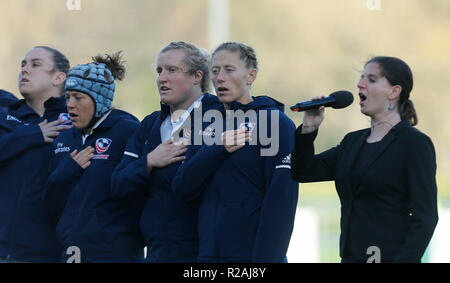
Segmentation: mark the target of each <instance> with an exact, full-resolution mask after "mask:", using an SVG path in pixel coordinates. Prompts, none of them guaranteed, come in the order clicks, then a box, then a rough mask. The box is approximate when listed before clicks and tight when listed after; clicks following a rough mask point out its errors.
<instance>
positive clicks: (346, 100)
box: [291, 90, 353, 112]
mask: <svg viewBox="0 0 450 283" xmlns="http://www.w3.org/2000/svg"><path fill="white" fill-rule="evenodd" d="M352 102H353V94H352V93H351V92H349V91H346V90H339V91H335V92H333V93H332V94H330V95H329V96H327V97H325V98H323V99H320V100H316V101H313V100H308V101H304V102H300V103H297V104H295V105H294V106H291V110H292V111H295V112H300V111H305V110H309V109H314V108H319V107H320V106H325V107H333V108H335V109H339V108H345V107H347V106H349V105H350V104H352Z"/></svg>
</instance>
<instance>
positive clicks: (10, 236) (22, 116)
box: [0, 46, 70, 262]
mask: <svg viewBox="0 0 450 283" xmlns="http://www.w3.org/2000/svg"><path fill="white" fill-rule="evenodd" d="M69 69H70V65H69V61H68V60H67V58H66V57H65V56H64V55H63V54H62V53H61V52H59V51H58V50H56V49H53V48H50V47H47V46H37V47H34V48H32V49H30V50H29V51H28V52H27V54H26V55H25V57H24V59H23V60H22V62H21V70H20V73H19V91H20V93H21V94H22V96H23V97H24V99H21V100H19V101H17V102H15V103H14V104H12V105H11V106H10V107H9V108H8V111H7V112H6V113H0V148H1V150H0V261H25V262H56V261H57V260H58V257H59V251H60V247H59V244H58V241H57V240H56V237H55V230H54V226H53V225H52V224H51V222H50V221H49V218H48V216H47V214H46V211H45V208H44V206H43V204H42V202H41V198H40V197H41V195H42V192H43V190H44V186H45V182H46V180H47V176H48V175H47V173H48V171H47V170H48V166H49V161H50V157H51V144H52V142H53V139H54V138H55V137H56V136H57V135H58V134H59V132H60V131H62V130H64V129H67V128H69V127H70V126H68V125H64V124H66V123H67V120H68V119H64V118H67V113H65V112H66V111H67V110H66V101H65V98H64V97H62V96H61V94H62V90H63V87H64V81H65V79H66V73H67V72H68V71H69ZM1 95H3V94H1Z"/></svg>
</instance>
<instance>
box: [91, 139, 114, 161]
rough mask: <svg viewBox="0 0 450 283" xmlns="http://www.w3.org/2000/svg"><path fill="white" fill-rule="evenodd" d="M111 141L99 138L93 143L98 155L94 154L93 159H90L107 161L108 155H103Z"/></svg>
mask: <svg viewBox="0 0 450 283" xmlns="http://www.w3.org/2000/svg"><path fill="white" fill-rule="evenodd" d="M111 143H112V140H111V139H107V138H100V139H97V140H96V141H95V150H96V151H97V153H98V154H94V157H92V159H108V158H109V154H103V153H105V152H106V151H107V150H108V149H109V147H110V146H111Z"/></svg>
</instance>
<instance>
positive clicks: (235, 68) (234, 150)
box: [172, 42, 298, 262]
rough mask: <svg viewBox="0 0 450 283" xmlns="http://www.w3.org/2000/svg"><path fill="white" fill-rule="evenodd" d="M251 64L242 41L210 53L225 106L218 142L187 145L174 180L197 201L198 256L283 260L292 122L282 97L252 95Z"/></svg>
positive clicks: (292, 207) (290, 221)
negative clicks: (234, 117) (267, 139)
mask: <svg viewBox="0 0 450 283" xmlns="http://www.w3.org/2000/svg"><path fill="white" fill-rule="evenodd" d="M257 68H258V66H257V59H256V55H255V53H254V50H253V48H251V47H249V46H247V45H244V44H242V43H234V42H229V43H224V44H222V45H220V46H219V47H218V48H217V49H216V50H215V51H214V53H213V58H212V67H211V71H212V81H213V84H214V87H215V89H216V93H217V95H218V97H219V99H220V101H221V102H222V103H223V104H224V106H225V108H226V109H227V110H228V111H227V115H226V116H225V117H224V118H226V119H223V120H224V127H222V129H227V131H225V132H223V135H222V138H223V140H222V142H223V144H215V145H204V146H201V147H198V146H197V147H190V150H189V152H188V153H187V154H186V160H185V162H184V163H183V165H182V166H180V168H179V169H178V172H177V175H176V177H175V179H174V180H173V184H172V188H173V190H174V191H175V192H176V193H177V195H179V196H180V197H182V198H183V199H185V200H187V201H200V209H199V228H198V229H199V237H200V242H199V244H200V248H199V261H201V262H285V261H286V252H287V249H288V246H289V241H290V237H291V233H292V229H293V225H294V217H295V211H296V205H297V198H298V185H297V184H296V183H295V182H293V180H291V178H290V152H291V151H292V149H293V145H294V136H293V134H294V130H295V126H294V124H293V122H292V121H291V120H290V119H289V118H288V117H287V116H286V115H285V114H284V113H283V105H282V104H281V103H279V102H277V101H276V100H274V99H272V98H270V97H267V96H258V97H253V96H251V93H250V89H251V85H252V83H253V81H254V80H255V79H256V74H257ZM232 113H233V114H235V115H236V117H237V118H236V119H232V118H231V116H230V115H231V114H232ZM241 115H244V116H246V115H248V116H247V119H246V118H243V117H241ZM272 122H273V123H272ZM257 133H259V135H257ZM262 133H266V135H267V136H266V137H272V138H275V139H274V142H273V143H272V144H268V143H267V141H265V140H263V137H264V136H265V135H264V134H262ZM214 134H215V135H216V136H220V135H221V134H222V133H221V132H220V130H219V129H217V130H215V131H214ZM248 142H250V144H248ZM245 143H247V144H245ZM268 146H271V147H274V149H275V150H273V152H270V148H267V147H268ZM265 150H268V151H269V152H267V151H265ZM198 172H201V174H199V173H198Z"/></svg>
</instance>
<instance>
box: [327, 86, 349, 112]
mask: <svg viewBox="0 0 450 283" xmlns="http://www.w3.org/2000/svg"><path fill="white" fill-rule="evenodd" d="M330 96H331V97H333V98H334V99H335V100H336V101H335V102H334V103H333V105H332V106H331V107H333V108H335V109H339V108H345V107H347V106H349V105H350V104H352V103H353V94H352V93H351V92H349V91H346V90H339V91H335V92H333V93H332V94H330Z"/></svg>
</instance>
